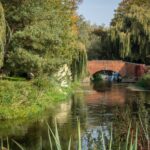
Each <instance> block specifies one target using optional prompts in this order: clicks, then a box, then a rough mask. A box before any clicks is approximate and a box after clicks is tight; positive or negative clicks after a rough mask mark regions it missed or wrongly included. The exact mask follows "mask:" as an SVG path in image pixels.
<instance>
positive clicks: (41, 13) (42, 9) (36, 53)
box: [2, 0, 82, 75]
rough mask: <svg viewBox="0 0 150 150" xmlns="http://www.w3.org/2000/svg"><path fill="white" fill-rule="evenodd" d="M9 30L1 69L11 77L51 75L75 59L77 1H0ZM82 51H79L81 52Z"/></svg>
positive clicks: (76, 54) (76, 55)
mask: <svg viewBox="0 0 150 150" xmlns="http://www.w3.org/2000/svg"><path fill="white" fill-rule="evenodd" d="M2 3H3V6H4V8H5V12H6V19H7V21H8V23H9V26H10V29H11V34H12V37H11V42H10V44H9V46H8V49H7V50H6V51H5V53H6V63H5V68H7V70H8V71H9V72H11V73H12V74H17V75H20V74H24V73H30V72H32V73H34V74H35V75H38V74H39V73H48V74H51V73H53V72H55V71H56V70H57V69H59V67H60V66H61V65H63V64H64V63H67V64H69V65H70V64H72V62H73V60H76V59H78V57H79V56H78V53H77V50H79V49H78V48H76V47H77V45H78V39H77V37H78V34H77V30H78V29H77V25H76V22H77V16H76V13H75V10H76V6H77V4H78V3H79V1H78V0H74V1H68V0H63V1H62V0H8V1H5V0H2ZM81 51H82V50H81Z"/></svg>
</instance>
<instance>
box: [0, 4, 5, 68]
mask: <svg viewBox="0 0 150 150" xmlns="http://www.w3.org/2000/svg"><path fill="white" fill-rule="evenodd" d="M5 44H6V23H5V16H4V10H3V6H2V4H1V2H0V68H1V67H2V65H3V59H4V49H5Z"/></svg>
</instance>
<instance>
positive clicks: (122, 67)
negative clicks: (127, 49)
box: [87, 60, 146, 77]
mask: <svg viewBox="0 0 150 150" xmlns="http://www.w3.org/2000/svg"><path fill="white" fill-rule="evenodd" d="M87 70H88V72H89V73H90V75H93V74H95V73H97V72H99V71H102V70H111V71H114V72H119V73H120V75H121V76H122V77H124V76H128V77H140V76H142V75H143V74H144V73H145V71H146V66H145V65H144V64H136V63H130V62H124V61H121V60H92V61H88V65H87Z"/></svg>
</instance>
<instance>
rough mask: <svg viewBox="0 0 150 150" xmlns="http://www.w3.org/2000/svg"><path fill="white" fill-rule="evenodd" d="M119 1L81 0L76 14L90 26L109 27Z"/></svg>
mask: <svg viewBox="0 0 150 150" xmlns="http://www.w3.org/2000/svg"><path fill="white" fill-rule="evenodd" d="M120 2H121V0H83V2H82V4H80V6H79V9H78V14H79V15H83V16H84V18H85V19H86V20H88V21H90V22H91V23H92V24H96V25H102V24H105V25H106V26H109V24H110V22H111V19H112V18H113V15H114V10H115V9H116V8H117V7H118V4H119V3H120Z"/></svg>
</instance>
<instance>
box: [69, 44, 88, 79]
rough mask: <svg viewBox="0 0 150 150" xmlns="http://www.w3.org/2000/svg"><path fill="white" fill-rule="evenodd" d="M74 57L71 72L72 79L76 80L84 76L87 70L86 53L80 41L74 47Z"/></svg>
mask: <svg viewBox="0 0 150 150" xmlns="http://www.w3.org/2000/svg"><path fill="white" fill-rule="evenodd" d="M76 52H77V53H76V57H74V59H73V61H72V64H71V72H72V77H73V80H78V79H81V78H83V77H85V75H86V73H87V71H86V66H87V53H86V49H85V45H84V44H82V43H80V42H79V43H78V47H76Z"/></svg>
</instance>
